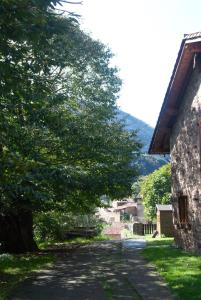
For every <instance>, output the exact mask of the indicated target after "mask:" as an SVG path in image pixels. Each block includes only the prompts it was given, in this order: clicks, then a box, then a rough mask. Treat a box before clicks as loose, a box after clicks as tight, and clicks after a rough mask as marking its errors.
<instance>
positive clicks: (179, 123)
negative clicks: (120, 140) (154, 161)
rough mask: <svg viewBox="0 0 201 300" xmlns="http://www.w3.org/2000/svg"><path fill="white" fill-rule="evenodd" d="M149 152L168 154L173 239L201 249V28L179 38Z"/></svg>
mask: <svg viewBox="0 0 201 300" xmlns="http://www.w3.org/2000/svg"><path fill="white" fill-rule="evenodd" d="M149 153H150V154H169V153H170V154H171V164H172V205H173V224H174V229H175V241H176V244H178V245H179V246H181V247H183V248H185V249H188V250H191V251H197V252H201V32H198V33H194V34H188V35H185V36H184V39H183V40H182V43H181V46H180V49H179V53H178V57H177V60H176V63H175V66H174V69H173V74H172V77H171V79H170V83H169V86H168V89H167V92H166V95H165V99H164V102H163V105H162V108H161V112H160V115H159V119H158V122H157V125H156V128H155V131H154V134H153V138H152V141H151V145H150V149H149Z"/></svg>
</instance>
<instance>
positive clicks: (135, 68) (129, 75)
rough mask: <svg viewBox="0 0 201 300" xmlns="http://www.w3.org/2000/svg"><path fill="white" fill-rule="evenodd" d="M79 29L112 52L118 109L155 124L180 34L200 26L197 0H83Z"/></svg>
mask: <svg viewBox="0 0 201 300" xmlns="http://www.w3.org/2000/svg"><path fill="white" fill-rule="evenodd" d="M73 9H74V10H76V11H78V12H79V13H80V14H81V15H82V18H81V26H82V28H83V29H84V30H85V31H86V32H88V33H90V34H91V35H92V37H94V38H96V39H99V40H101V41H102V42H103V43H105V44H107V45H108V46H109V47H110V48H111V50H112V52H113V53H114V54H115V58H114V59H113V63H114V64H115V65H116V66H117V67H118V68H119V70H120V71H119V75H120V77H121V79H122V80H123V87H122V90H121V93H120V98H119V100H118V105H119V106H120V108H121V109H122V110H124V111H126V112H128V113H130V114H132V115H133V116H135V117H137V118H139V119H141V120H143V121H145V122H146V123H148V124H150V125H151V126H154V125H155V124H156V121H157V118H158V114H159V112H160V108H161V105H162V102H163V98H164V96H165V92H166V89H167V86H168V83H169V79H170V76H171V73H172V70H173V66H174V63H175V60H176V57H177V53H178V51H179V47H180V44H181V40H182V38H183V35H184V33H191V32H196V31H201V1H200V0H139V1H137V0H83V4H82V5H81V6H77V5H76V6H75V7H73Z"/></svg>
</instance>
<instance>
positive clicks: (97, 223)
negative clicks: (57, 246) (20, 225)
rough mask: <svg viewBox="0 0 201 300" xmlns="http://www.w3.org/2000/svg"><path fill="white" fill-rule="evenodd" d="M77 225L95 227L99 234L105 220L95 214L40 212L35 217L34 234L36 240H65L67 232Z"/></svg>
mask: <svg viewBox="0 0 201 300" xmlns="http://www.w3.org/2000/svg"><path fill="white" fill-rule="evenodd" d="M75 227H95V229H96V232H97V233H98V234H99V233H100V232H101V230H102V228H103V221H101V220H100V219H98V218H97V217H96V216H95V215H94V214H91V215H73V214H67V213H61V212H55V211H51V212H47V213H38V214H37V215H35V217H34V235H35V239H36V241H39V242H41V241H45V240H55V241H63V240H64V239H65V237H66V233H67V231H69V230H73V229H74V228H75Z"/></svg>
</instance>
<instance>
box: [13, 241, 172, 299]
mask: <svg viewBox="0 0 201 300" xmlns="http://www.w3.org/2000/svg"><path fill="white" fill-rule="evenodd" d="M145 246H146V243H145V241H143V240H125V241H123V242H121V241H107V242H96V243H94V244H90V245H85V246H82V247H80V248H77V249H75V251H74V252H73V253H68V252H66V253H65V252H64V253H62V254H61V256H59V259H58V261H57V263H56V264H55V266H54V267H53V268H51V269H48V270H43V271H41V272H40V273H39V274H37V275H35V276H34V277H33V278H32V279H29V280H26V281H25V282H24V283H22V284H21V285H20V286H19V287H18V289H17V290H16V291H15V294H14V295H13V296H12V297H10V300H53V299H54V300H94V299H96V300H131V299H133V300H142V299H145V300H152V299H154V300H158V299H160V300H162V299H163V300H170V299H172V297H171V295H170V292H169V290H168V288H167V287H166V286H165V284H164V283H163V281H162V280H161V278H160V277H159V276H158V275H157V274H156V273H154V272H155V271H154V269H153V267H151V266H149V265H148V264H147V263H146V262H145V261H144V260H143V258H142V257H141V256H140V255H139V249H141V248H143V247H145ZM153 273H154V275H153ZM157 290H158V292H157V293H156V291H157Z"/></svg>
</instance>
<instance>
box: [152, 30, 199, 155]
mask: <svg viewBox="0 0 201 300" xmlns="http://www.w3.org/2000/svg"><path fill="white" fill-rule="evenodd" d="M200 52H201V32H198V33H194V34H189V35H186V36H185V37H184V39H183V40H182V43H181V46H180V50H179V53H178V56H177V60H176V63H175V66H174V69H173V73H172V76H171V78H170V83H169V85H168V88H167V92H166V94H165V98H164V101H163V105H162V108H161V111H160V114H159V117H158V122H157V125H156V128H155V130H154V134H153V137H152V141H151V144H150V147H149V151H148V153H149V154H169V153H170V134H171V129H172V127H173V125H174V123H175V121H176V118H177V115H178V112H179V107H180V104H181V101H182V98H183V95H184V92H185V89H186V87H187V84H188V82H189V79H190V76H191V73H192V70H193V68H194V64H195V59H196V54H197V53H200Z"/></svg>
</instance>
